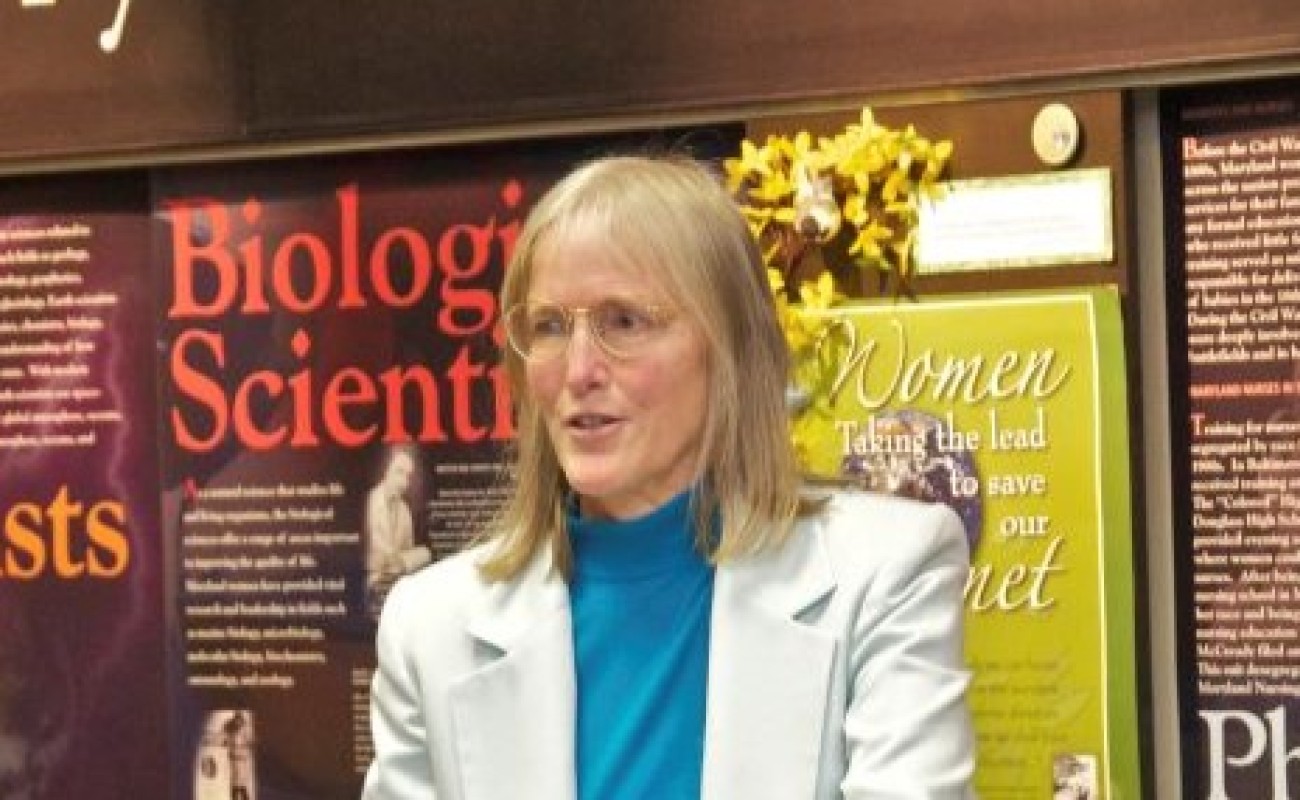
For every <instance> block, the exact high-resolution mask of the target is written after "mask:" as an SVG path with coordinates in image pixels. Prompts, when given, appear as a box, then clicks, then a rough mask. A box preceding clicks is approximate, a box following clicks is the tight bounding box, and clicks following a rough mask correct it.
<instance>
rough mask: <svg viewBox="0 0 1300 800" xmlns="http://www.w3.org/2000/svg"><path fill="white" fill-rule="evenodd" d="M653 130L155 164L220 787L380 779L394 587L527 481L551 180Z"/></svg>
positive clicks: (181, 538)
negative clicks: (506, 313) (202, 165)
mask: <svg viewBox="0 0 1300 800" xmlns="http://www.w3.org/2000/svg"><path fill="white" fill-rule="evenodd" d="M688 138H689V137H688ZM709 141H711V142H712V143H713V144H715V145H717V146H720V147H725V146H731V142H730V141H724V140H723V139H721V138H716V137H715V138H712V139H710V140H709ZM645 143H646V138H645V137H642V138H640V139H638V140H636V142H635V143H634V144H635V145H636V146H637V147H638V148H643V147H644V146H645ZM669 143H670V144H671V142H669ZM629 144H632V143H629V142H628V141H626V140H624V141H622V142H620V141H616V140H601V141H593V140H586V141H583V142H576V143H575V142H557V143H553V144H549V145H542V144H537V145H530V146H528V147H514V148H478V149H470V150H457V151H444V152H424V153H409V154H385V155H374V156H369V157H351V158H348V159H329V160H315V161H295V162H287V163H269V164H264V165H254V166H250V167H247V168H231V167H220V168H211V169H199V170H183V171H177V172H174V173H167V174H163V175H160V176H159V177H158V178H157V179H156V181H155V204H154V208H155V211H154V266H155V270H154V279H153V280H154V281H155V283H156V288H157V291H158V297H159V303H158V309H157V314H158V316H157V321H158V326H159V330H160V337H159V341H160V345H159V361H158V364H157V368H158V373H159V376H160V381H161V387H162V390H161V394H160V408H159V411H158V421H159V435H160V438H161V442H160V450H161V452H162V470H163V491H164V492H165V497H166V502H165V504H164V508H165V515H164V527H165V531H166V538H167V541H168V542H169V543H171V545H172V547H173V548H174V550H173V553H174V557H173V558H172V559H171V567H172V573H171V578H170V580H169V582H168V602H169V609H170V613H172V614H173V615H174V620H173V621H174V624H175V627H176V630H177V631H178V635H177V637H176V642H177V652H176V653H175V654H174V655H175V659H174V662H173V663H174V664H175V666H176V668H177V671H178V676H177V678H176V683H177V684H178V686H179V689H178V692H179V694H180V696H181V697H182V698H183V702H179V703H177V704H176V706H175V709H176V712H177V713H176V722H177V725H178V738H179V740H180V741H182V742H184V743H185V745H184V747H185V748H186V751H187V755H186V756H183V757H182V758H181V759H180V763H179V768H180V772H181V777H180V778H179V782H180V783H182V784H184V783H187V782H188V783H192V785H193V787H194V794H195V795H196V796H202V795H203V794H204V793H205V792H211V793H212V796H214V797H216V796H221V793H222V792H227V795H226V796H228V792H229V790H230V788H231V787H232V786H239V785H243V786H244V787H245V788H247V789H249V791H250V793H252V792H255V791H261V792H264V793H267V794H268V795H269V796H274V797H276V798H304V800H306V799H307V798H310V799H311V800H322V799H332V798H339V800H342V799H343V798H353V797H355V796H356V795H357V793H358V791H359V789H360V784H361V780H362V777H363V774H364V771H365V769H366V767H367V765H368V764H369V762H370V760H371V756H372V753H373V745H372V742H371V741H370V731H369V718H368V704H369V689H370V681H371V677H372V673H373V667H374V655H373V636H374V631H375V623H376V621H377V617H378V614H379V610H380V608H381V606H382V603H383V600H384V598H385V596H386V594H387V592H388V589H389V588H390V587H391V586H392V584H393V582H394V581H395V580H396V579H397V578H398V577H400V576H401V575H403V574H405V573H409V572H411V571H413V570H415V569H418V568H420V567H421V566H424V565H425V564H427V563H429V562H430V561H431V560H432V559H436V558H439V557H441V556H442V555H445V554H446V553H448V552H451V551H453V550H455V549H457V548H459V547H460V546H461V545H463V544H464V543H465V541H466V540H467V539H468V538H469V537H470V536H471V535H472V534H473V533H475V532H476V531H477V530H478V528H479V527H480V526H481V523H483V522H484V521H485V520H486V519H487V518H488V517H489V516H490V514H491V513H492V512H493V511H494V510H495V509H496V507H497V506H498V504H499V503H500V501H501V499H502V492H503V491H504V485H503V483H502V481H501V477H502V476H501V474H500V470H501V465H502V463H503V454H502V449H503V447H504V446H505V445H506V444H507V443H508V441H509V440H510V439H511V438H512V437H513V434H514V429H513V421H512V417H511V408H510V398H509V395H508V391H507V387H506V385H505V376H504V370H503V368H502V367H501V366H500V364H499V359H498V352H499V348H500V345H501V342H500V341H499V335H500V328H499V325H498V324H497V323H498V318H499V316H500V313H499V309H498V303H497V288H498V286H499V284H500V280H501V276H502V271H503V269H504V265H505V263H506V260H507V258H508V256H509V253H510V252H511V250H512V248H513V245H514V241H515V237H516V236H517V235H518V233H519V229H520V226H521V225H522V223H523V219H524V217H525V215H526V212H527V209H528V208H529V207H530V206H531V205H532V203H533V202H534V201H535V200H536V199H537V198H538V197H539V196H540V194H541V193H542V192H543V191H544V190H545V189H546V188H547V186H549V185H550V183H552V182H553V181H554V180H556V179H557V178H558V177H559V176H560V175H562V174H563V173H564V172H566V171H567V170H568V169H569V168H570V167H572V166H573V165H574V164H575V163H577V162H578V161H581V160H584V159H586V158H589V157H592V156H594V155H596V154H598V153H601V152H606V151H608V150H611V149H627V147H628V146H629ZM305 709H310V720H311V724H310V725H304V721H305V720H304V713H305ZM241 781H242V782H243V783H242V784H241ZM250 796H252V795H251V794H250Z"/></svg>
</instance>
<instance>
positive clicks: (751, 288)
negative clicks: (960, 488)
mask: <svg viewBox="0 0 1300 800" xmlns="http://www.w3.org/2000/svg"><path fill="white" fill-rule="evenodd" d="M502 307H503V308H505V309H506V313H505V317H504V319H505V326H506V332H507V336H508V339H509V343H510V347H509V348H507V352H506V365H507V370H508V372H509V375H510V378H511V381H512V388H513V390H514V395H515V398H516V403H517V410H518V427H519V437H518V442H517V449H518V452H517V454H516V458H517V464H516V467H517V469H516V479H515V481H516V482H515V485H514V486H513V487H512V494H511V497H510V500H509V501H508V502H507V504H506V506H505V508H504V510H503V511H502V513H501V515H500V518H499V520H498V521H497V523H496V524H495V525H494V526H493V527H492V529H491V531H490V532H489V534H488V536H487V537H486V541H485V542H483V543H481V544H480V545H478V546H477V547H475V548H473V549H471V550H469V551H467V552H465V553H463V554H461V555H459V556H457V557H454V558H451V559H448V560H446V561H443V562H440V563H438V564H436V565H434V566H433V567H431V568H429V569H426V570H424V571H423V572H421V573H419V574H417V575H414V576H410V577H407V578H404V579H402V580H401V581H399V582H398V584H397V586H396V587H395V588H394V590H393V592H392V594H391V595H390V597H389V600H388V605H387V606H386V607H385V609H384V613H383V618H382V620H381V623H380V630H379V636H378V645H377V646H378V652H379V669H378V672H377V673H376V677H375V681H374V686H373V693H372V697H373V700H372V704H373V705H372V725H373V729H374V743H375V749H376V757H375V760H374V762H373V764H372V765H371V768H370V771H369V774H368V775H367V779H366V788H365V794H364V797H365V798H367V800H408V799H409V800H415V798H429V797H434V798H437V800H451V799H455V800H520V799H521V798H540V799H541V800H568V799H570V798H581V800H596V799H597V798H599V800H623V799H624V798H653V799H654V800H684V799H685V798H690V799H691V800H694V799H695V798H700V797H703V798H710V800H731V799H732V798H735V799H736V800H765V799H768V798H770V799H771V800H805V799H806V798H816V799H818V800H820V799H822V798H841V797H843V798H886V797H888V798H961V797H966V796H968V791H969V790H968V784H969V780H970V777H971V772H972V769H973V754H972V751H973V743H972V734H971V730H970V724H969V720H968V715H967V711H966V707H965V688H966V684H967V681H968V677H967V673H966V672H965V670H964V669H963V667H962V661H961V658H962V656H961V651H962V642H961V587H962V584H963V581H964V579H965V575H966V571H967V558H968V554H967V551H966V544H965V538H964V536H963V534H962V530H961V525H960V523H959V522H958V521H957V519H956V517H955V516H954V515H953V514H952V513H951V512H949V511H947V510H946V509H945V508H943V507H941V506H926V505H921V504H917V503H913V502H910V501H905V500H900V499H891V498H885V497H876V496H868V495H864V494H844V495H835V496H832V497H830V498H825V499H823V500H821V501H819V502H813V501H811V500H809V499H807V498H804V497H802V496H801V494H800V486H799V478H798V474H797V468H796V462H795V459H794V455H793V453H792V450H791V445H790V440H789V430H788V420H787V415H786V409H785V404H784V392H785V386H786V375H787V367H788V364H787V358H788V356H787V352H786V348H785V343H784V339H783V337H782V334H781V331H780V329H779V327H778V324H777V321H776V318H775V315H774V312H773V309H772V305H771V302H770V297H769V294H768V288H767V278H766V273H765V270H764V267H763V265H762V260H761V258H760V256H759V253H758V252H757V248H756V246H755V243H754V241H753V239H752V237H751V236H750V234H749V231H748V229H747V227H746V225H745V223H744V221H743V220H742V219H741V217H740V216H739V214H738V212H737V210H736V208H735V206H734V205H733V204H732V202H731V200H730V198H729V197H728V195H727V194H726V193H725V192H724V191H723V190H722V189H721V187H720V186H719V185H718V184H717V183H716V182H715V181H714V180H713V178H712V177H711V176H710V175H709V174H708V173H707V172H706V171H705V170H704V169H703V168H701V167H699V166H696V165H694V164H691V163H689V162H685V161H681V160H658V159H648V158H637V157H619V158H610V159H605V160H602V161H597V162H594V163H591V164H588V165H586V166H585V167H582V168H580V169H579V170H577V171H576V172H575V173H573V174H571V175H570V176H569V177H568V178H566V179H565V180H563V181H562V182H561V183H559V184H558V185H557V186H556V187H555V188H554V189H552V190H551V191H550V192H549V193H548V194H547V195H546V196H545V197H544V198H543V199H542V200H541V201H540V203H539V204H538V206H537V208H536V209H535V210H534V211H533V213H532V214H531V215H530V217H529V220H528V222H527V224H526V225H525V227H524V229H523V231H522V232H521V234H520V237H519V240H518V242H517V245H516V249H515V252H514V254H513V256H512V261H511V264H510V267H509V269H508V271H507V276H506V281H505V286H504V288H503V292H502Z"/></svg>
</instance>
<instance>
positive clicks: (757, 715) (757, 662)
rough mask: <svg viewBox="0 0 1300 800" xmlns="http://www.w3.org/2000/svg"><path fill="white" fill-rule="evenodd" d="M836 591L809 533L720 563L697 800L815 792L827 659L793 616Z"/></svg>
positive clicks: (831, 652)
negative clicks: (700, 799) (753, 554)
mask: <svg viewBox="0 0 1300 800" xmlns="http://www.w3.org/2000/svg"><path fill="white" fill-rule="evenodd" d="M834 588H835V580H834V577H833V574H832V572H831V569H830V564H829V562H828V559H827V557H826V553H825V549H824V547H823V546H822V543H821V534H820V531H819V530H818V529H815V528H807V529H805V528H800V529H799V530H796V531H795V533H794V534H793V536H792V538H791V540H790V541H789V542H788V543H787V544H786V546H784V547H783V548H781V549H780V550H778V551H776V552H772V553H764V554H761V555H759V556H756V557H748V558H744V559H741V560H739V561H737V562H735V563H734V564H723V565H721V566H719V568H718V571H717V575H716V579H715V585H714V600H713V621H712V630H711V633H710V636H711V637H712V638H711V643H710V655H709V689H708V710H707V723H706V726H705V747H704V781H703V788H702V796H703V798H704V800H734V799H735V798H743V799H744V800H789V798H795V797H804V798H810V797H813V796H814V795H815V792H816V786H817V772H818V767H819V763H820V760H821V745H822V736H823V728H824V726H825V724H826V705H827V702H828V701H827V697H828V692H829V688H830V687H829V683H830V678H831V673H832V669H833V664H834V657H835V639H834V637H833V636H832V635H830V634H828V633H826V632H824V631H820V630H817V629H816V628H814V627H812V626H811V625H806V624H804V623H802V622H801V621H800V620H799V615H800V614H802V613H804V612H805V611H807V610H808V609H810V608H811V607H812V606H814V605H816V604H817V603H818V602H819V601H820V600H822V599H824V598H825V597H826V596H827V595H829V594H830V593H831V592H832V591H833V590H834Z"/></svg>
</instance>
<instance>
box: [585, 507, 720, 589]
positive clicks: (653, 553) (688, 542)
mask: <svg viewBox="0 0 1300 800" xmlns="http://www.w3.org/2000/svg"><path fill="white" fill-rule="evenodd" d="M693 495H694V492H692V491H691V490H689V489H688V490H686V491H684V492H682V493H680V494H678V495H676V496H675V497H673V498H672V499H671V500H669V501H668V502H667V503H664V504H663V505H662V506H660V507H658V508H656V509H655V510H653V511H651V512H649V513H648V514H645V515H644V516H640V517H633V518H631V519H597V518H593V517H584V516H582V514H581V512H580V511H579V510H578V504H577V502H570V503H569V506H568V524H569V542H570V543H571V545H572V547H573V572H574V576H575V577H576V578H597V579H604V580H634V579H637V578H647V577H651V576H655V575H661V574H663V573H666V572H671V571H674V570H682V569H701V568H705V569H707V568H708V562H707V561H705V559H704V557H703V556H702V555H701V554H700V552H699V550H698V549H697V547H696V543H695V539H696V537H695V515H694V513H693V509H692V508H691V498H692V497H693Z"/></svg>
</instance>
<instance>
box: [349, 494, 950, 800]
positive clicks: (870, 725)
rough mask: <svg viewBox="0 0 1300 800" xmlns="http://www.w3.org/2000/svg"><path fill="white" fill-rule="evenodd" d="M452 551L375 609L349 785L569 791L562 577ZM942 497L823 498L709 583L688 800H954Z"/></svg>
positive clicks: (407, 796)
mask: <svg viewBox="0 0 1300 800" xmlns="http://www.w3.org/2000/svg"><path fill="white" fill-rule="evenodd" d="M481 553H482V551H481V550H470V551H467V552H465V553H462V554H460V555H458V556H454V557H452V558H450V559H447V560H444V561H442V562H439V563H437V564H434V565H433V566H431V567H429V568H427V569H425V570H423V571H421V572H420V573H417V574H415V575H411V576H409V577H406V578H403V579H402V580H400V581H399V582H398V584H397V586H396V587H395V589H394V590H393V592H392V594H391V595H390V596H389V598H388V601H387V603H386V605H385V607H384V611H383V616H382V619H381V621H380V625H379V635H378V643H377V648H378V657H379V668H378V671H377V672H376V674H375V679H374V684H373V687H372V692H371V724H372V727H373V733H374V744H375V760H374V761H373V763H372V764H371V766H370V770H369V772H368V773H367V775H366V781H365V789H364V791H363V795H362V796H363V799H364V800H417V799H418V800H431V799H432V800H532V799H533V798H536V800H573V799H574V798H575V797H576V790H575V779H574V776H575V770H574V719H575V716H574V707H575V684H574V666H573V640H572V632H571V628H570V616H569V597H568V590H567V588H566V584H565V582H564V581H563V579H561V578H560V577H559V576H558V575H556V574H555V573H554V571H552V570H551V568H550V566H551V565H550V558H549V555H546V556H542V557H538V558H536V559H534V561H533V563H532V564H530V565H529V566H528V568H527V569H526V570H525V571H524V572H523V573H522V574H521V575H520V576H518V577H517V578H516V579H514V580H511V581H508V582H503V583H487V582H484V581H483V580H482V578H481V577H480V576H479V574H478V571H477V569H476V567H475V564H476V559H477V558H478V557H481ZM967 571H968V551H967V546H966V539H965V536H964V535H963V531H962V526H961V523H960V522H959V521H958V519H957V517H956V516H955V515H954V514H953V513H952V512H951V511H950V510H948V509H947V508H946V507H944V506H941V505H922V504H919V503H913V502H910V501H906V500H900V499H895V498H886V497H879V496H874V495H866V494H856V493H854V494H837V495H835V496H834V497H833V498H832V500H831V502H830V503H828V504H827V507H826V510H825V511H824V512H823V513H822V514H819V515H817V516H814V517H811V518H809V519H807V520H805V521H803V522H801V523H800V524H799V526H798V528H797V530H796V531H795V532H794V534H793V535H792V537H791V538H790V539H789V541H788V543H787V544H785V545H784V546H783V547H781V548H780V549H778V550H775V551H772V552H768V553H764V554H760V555H757V556H751V557H745V558H742V559H738V560H735V561H731V562H727V563H724V564H721V565H719V566H718V568H717V573H716V576H715V582H714V597H713V616H712V623H711V625H712V628H711V640H710V646H709V677H708V692H707V709H706V722H705V744H704V773H703V783H702V787H701V797H702V798H703V800H832V798H846V799H852V800H867V799H868V798H870V799H871V800H884V799H885V798H890V799H891V800H901V799H902V798H915V800H921V799H922V798H925V799H926V800H950V799H951V800H959V798H960V799H964V798H968V797H970V796H972V795H971V792H970V788H969V785H970V780H971V775H972V772H973V770H974V762H975V756H974V749H975V745H974V738H973V734H972V731H971V726H970V719H969V715H968V712H967V708H966V701H965V691H966V686H967V683H968V681H969V677H968V673H967V671H966V670H965V668H964V666H963V657H962V598H961V596H962V587H963V585H964V582H965V579H966V575H967Z"/></svg>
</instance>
